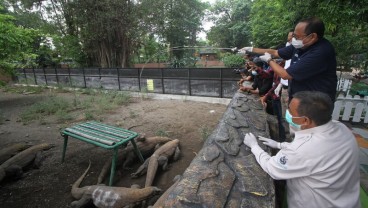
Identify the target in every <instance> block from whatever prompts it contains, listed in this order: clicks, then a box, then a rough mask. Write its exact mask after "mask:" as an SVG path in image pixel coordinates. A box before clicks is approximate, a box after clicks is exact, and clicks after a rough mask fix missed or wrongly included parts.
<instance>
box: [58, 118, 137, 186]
mask: <svg viewBox="0 0 368 208" xmlns="http://www.w3.org/2000/svg"><path fill="white" fill-rule="evenodd" d="M61 136H63V137H64V147H63V153H62V158H61V162H62V163H63V162H64V158H65V152H66V148H67V145H68V137H69V136H70V137H72V138H75V139H79V140H81V141H84V142H87V143H90V144H94V145H96V146H98V147H102V148H105V149H112V150H113V151H114V153H113V157H112V164H111V171H110V180H109V186H111V185H112V183H113V179H114V175H115V168H116V160H117V156H118V149H119V147H125V146H126V145H127V144H128V142H129V141H130V142H131V143H132V145H133V147H134V151H135V153H136V154H137V156H138V157H139V159H140V160H141V162H142V163H143V162H144V159H143V157H142V154H141V152H140V151H139V149H138V148H137V145H136V143H135V141H134V138H136V137H137V136H138V134H137V133H136V132H133V131H129V130H127V129H123V128H118V127H114V126H110V125H106V124H103V123H100V122H96V121H90V122H86V123H81V124H78V125H74V126H72V127H69V128H66V129H64V130H62V131H61Z"/></svg>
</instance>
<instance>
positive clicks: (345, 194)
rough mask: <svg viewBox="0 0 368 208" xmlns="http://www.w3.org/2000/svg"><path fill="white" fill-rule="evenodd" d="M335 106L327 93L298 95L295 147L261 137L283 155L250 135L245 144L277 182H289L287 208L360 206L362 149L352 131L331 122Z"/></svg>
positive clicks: (292, 113)
mask: <svg viewBox="0 0 368 208" xmlns="http://www.w3.org/2000/svg"><path fill="white" fill-rule="evenodd" d="M333 107H334V105H333V103H332V101H331V99H330V97H329V96H328V95H327V94H325V93H322V92H317V91H301V92H297V93H295V95H294V97H293V99H292V100H291V102H290V105H289V109H288V110H287V112H286V116H285V118H286V120H287V121H288V123H289V125H290V127H291V128H293V130H294V131H295V138H294V140H293V141H292V142H291V143H288V142H283V143H278V142H276V141H274V140H272V139H267V138H263V137H260V140H261V141H263V144H265V145H267V146H270V147H272V148H278V149H280V151H279V152H278V153H277V154H276V155H275V156H272V157H271V156H270V155H269V154H268V153H266V152H265V151H263V150H262V149H261V148H260V146H259V145H258V142H257V139H256V137H255V136H254V135H253V134H252V133H248V134H247V135H246V136H245V137H244V144H245V145H247V146H249V147H250V148H251V151H252V153H253V154H254V156H255V158H256V160H257V162H258V163H259V164H260V166H261V167H262V169H263V170H264V171H266V172H267V173H268V174H269V175H270V176H271V177H272V178H273V179H276V180H286V181H287V182H286V183H287V201H288V207H290V208H295V207H310V208H313V207H316V208H321V207H323V208H325V207H341V208H345V207H360V200H359V190H360V175H359V174H360V173H359V149H358V145H357V143H356V140H355V137H354V135H353V134H352V132H351V131H350V130H349V129H348V128H347V127H346V126H345V125H344V124H342V123H340V122H338V121H332V120H331V114H332V111H333Z"/></svg>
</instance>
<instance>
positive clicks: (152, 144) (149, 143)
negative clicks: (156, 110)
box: [97, 136, 172, 184]
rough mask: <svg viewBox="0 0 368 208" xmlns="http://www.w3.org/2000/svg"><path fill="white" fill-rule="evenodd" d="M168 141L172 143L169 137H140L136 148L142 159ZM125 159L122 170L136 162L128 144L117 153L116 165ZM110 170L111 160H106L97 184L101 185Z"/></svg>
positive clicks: (131, 148)
mask: <svg viewBox="0 0 368 208" xmlns="http://www.w3.org/2000/svg"><path fill="white" fill-rule="evenodd" d="M168 141H172V139H171V138H169V137H160V136H155V137H147V138H145V137H142V138H138V139H137V140H136V144H137V147H138V149H139V151H140V152H141V154H142V156H143V157H144V158H146V157H148V156H149V155H151V154H152V153H153V152H154V151H155V150H156V149H157V146H158V145H161V144H164V143H166V142H168ZM124 159H125V161H124V163H123V168H124V169H125V168H127V166H128V165H130V164H131V163H132V162H133V161H134V160H137V159H138V157H137V155H136V154H135V152H134V147H133V145H131V143H129V144H128V145H127V147H125V148H124V149H123V150H122V151H120V152H119V155H118V159H117V164H121V163H122V161H123V160H124ZM110 169H111V159H109V160H107V161H106V163H105V165H104V166H103V167H102V170H101V172H100V175H99V176H98V179H97V184H101V183H102V181H103V180H104V178H105V177H106V175H107V173H108V171H109V170H110Z"/></svg>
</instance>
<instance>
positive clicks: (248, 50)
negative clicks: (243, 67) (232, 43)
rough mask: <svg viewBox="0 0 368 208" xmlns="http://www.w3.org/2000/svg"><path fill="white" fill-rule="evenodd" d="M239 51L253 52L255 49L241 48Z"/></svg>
mask: <svg viewBox="0 0 368 208" xmlns="http://www.w3.org/2000/svg"><path fill="white" fill-rule="evenodd" d="M239 51H245V52H252V51H253V47H244V48H241V49H240V50H239Z"/></svg>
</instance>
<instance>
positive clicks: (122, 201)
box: [71, 163, 161, 208]
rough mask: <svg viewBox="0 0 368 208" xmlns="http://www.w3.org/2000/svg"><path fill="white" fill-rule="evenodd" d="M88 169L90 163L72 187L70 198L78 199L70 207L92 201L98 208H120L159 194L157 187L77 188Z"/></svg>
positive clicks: (99, 186) (96, 186)
mask: <svg viewBox="0 0 368 208" xmlns="http://www.w3.org/2000/svg"><path fill="white" fill-rule="evenodd" d="M90 167H91V163H89V165H88V168H87V169H86V171H85V172H84V173H83V174H82V175H81V176H80V177H79V178H78V180H77V181H75V182H74V184H73V186H72V196H73V197H74V198H75V199H79V200H77V201H73V202H72V204H71V205H72V207H81V206H83V205H84V204H86V203H87V202H89V200H90V199H92V200H93V204H94V205H95V206H97V207H99V208H105V207H106V208H107V207H109V208H120V207H125V206H129V205H131V204H134V203H137V202H140V201H143V200H146V199H148V198H150V197H152V196H154V195H157V194H159V193H160V192H161V190H160V189H159V188H157V187H146V188H142V189H138V188H124V187H111V186H101V185H93V186H85V187H82V188H79V185H80V183H81V182H82V181H83V179H84V177H85V176H86V174H87V172H88V170H89V168H90Z"/></svg>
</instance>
